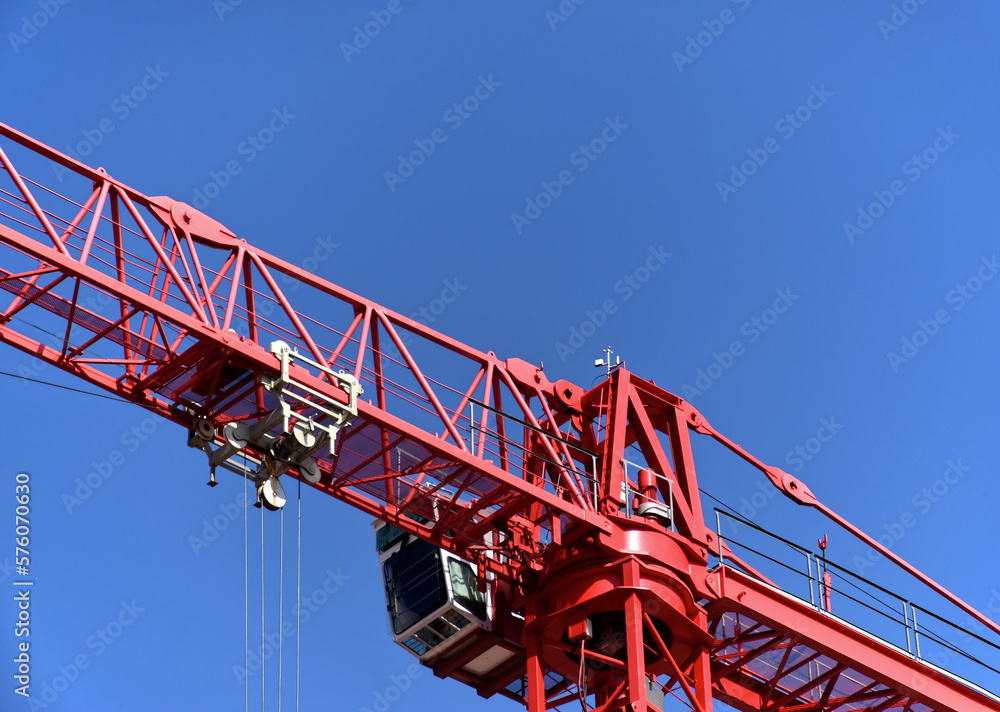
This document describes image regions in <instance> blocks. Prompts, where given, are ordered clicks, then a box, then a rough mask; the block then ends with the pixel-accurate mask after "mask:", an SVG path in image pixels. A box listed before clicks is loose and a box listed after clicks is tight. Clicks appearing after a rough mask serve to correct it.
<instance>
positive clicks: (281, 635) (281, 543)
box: [278, 507, 285, 712]
mask: <svg viewBox="0 0 1000 712" xmlns="http://www.w3.org/2000/svg"><path fill="white" fill-rule="evenodd" d="M278 526H279V527H281V531H280V532H279V534H278V549H279V551H278V712H281V650H282V644H283V643H284V641H285V627H284V626H285V610H284V605H285V508H284V507H282V508H281V514H280V515H279V517H278Z"/></svg>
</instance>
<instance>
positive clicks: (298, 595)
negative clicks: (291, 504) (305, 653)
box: [295, 480, 302, 712]
mask: <svg viewBox="0 0 1000 712" xmlns="http://www.w3.org/2000/svg"><path fill="white" fill-rule="evenodd" d="M298 485H299V487H298V489H299V494H298V500H299V526H298V537H297V539H298V541H297V543H296V549H295V566H296V574H295V601H296V603H295V712H299V655H300V652H301V649H302V636H301V627H302V480H298Z"/></svg>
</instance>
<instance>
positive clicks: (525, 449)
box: [0, 124, 1000, 712]
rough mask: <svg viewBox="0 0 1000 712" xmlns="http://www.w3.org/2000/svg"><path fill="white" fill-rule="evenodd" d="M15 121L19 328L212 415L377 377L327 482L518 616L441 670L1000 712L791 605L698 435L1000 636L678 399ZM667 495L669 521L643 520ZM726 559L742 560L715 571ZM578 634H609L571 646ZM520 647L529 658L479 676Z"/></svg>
mask: <svg viewBox="0 0 1000 712" xmlns="http://www.w3.org/2000/svg"><path fill="white" fill-rule="evenodd" d="M0 137H2V139H3V140H0V162H2V165H3V169H4V170H3V171H2V172H0V291H2V292H5V293H6V295H7V301H6V302H3V303H0V341H3V342H5V343H7V344H10V345H11V346H14V347H15V348H18V349H20V350H22V351H25V352H27V353H29V354H31V355H33V356H34V357H36V358H38V359H40V360H42V361H44V362H47V363H50V364H53V365H56V366H58V367H59V368H61V369H63V370H65V371H67V372H69V373H71V374H73V375H75V376H77V377H79V378H82V379H84V380H86V381H89V382H90V383H92V384H94V385H96V386H98V387H100V388H102V389H104V390H106V391H109V392H111V393H114V394H117V395H118V396H120V397H122V398H123V399H126V400H128V401H131V402H133V403H135V404H136V405H139V406H141V407H143V408H146V409H148V410H150V411H153V412H155V413H158V414H159V415H161V416H163V417H165V418H168V419H170V420H173V421H174V422H177V423H180V424H182V425H184V426H187V427H191V426H192V425H193V424H194V422H195V419H196V418H197V419H204V420H206V421H208V422H210V423H211V424H212V425H214V426H215V428H216V429H220V428H222V427H223V426H224V425H226V424H227V423H245V424H248V425H252V424H254V423H258V422H261V421H262V420H263V419H264V418H265V417H267V416H268V415H269V414H270V413H271V412H272V411H274V410H275V409H276V408H277V407H278V405H279V404H278V401H277V398H276V397H275V395H274V393H273V392H272V391H271V390H269V389H268V387H267V386H268V383H267V382H268V381H269V380H270V379H273V378H275V377H276V376H277V375H278V374H279V371H280V363H279V361H278V359H277V358H276V357H275V356H274V355H272V353H270V351H269V350H268V347H269V344H270V343H271V342H273V341H276V340H281V341H284V342H286V343H287V344H289V345H290V346H291V347H292V348H293V349H296V350H297V351H298V352H299V353H301V354H303V355H306V356H308V357H309V358H310V359H312V360H314V361H315V362H317V363H319V364H321V365H323V366H324V367H327V368H329V369H332V370H334V371H337V370H342V371H344V372H346V373H349V374H352V375H353V376H354V377H356V378H357V379H358V380H359V381H360V382H361V384H362V386H363V387H364V389H365V393H364V395H363V397H362V398H361V399H359V401H358V406H357V410H358V414H357V417H356V418H355V419H354V421H353V423H352V424H351V425H350V427H348V428H346V429H345V430H343V431H342V432H341V434H340V436H339V439H338V443H337V447H336V451H335V454H334V455H330V454H329V453H327V454H325V455H324V454H323V453H319V454H317V455H316V460H317V464H318V466H319V472H320V478H319V481H318V482H316V483H314V484H312V486H314V487H316V488H317V489H319V490H321V491H323V492H326V493H328V494H330V495H331V496H333V497H335V498H337V499H339V500H341V501H344V502H346V503H347V504H349V505H350V506H353V507H357V508H359V509H362V510H363V511H365V512H368V513H369V514H372V515H373V516H376V517H379V518H382V519H384V520H387V521H389V522H392V523H394V524H395V525H396V526H398V527H399V528H401V529H403V530H405V531H407V532H409V533H412V534H415V535H417V536H419V537H422V538H423V539H425V540H427V541H430V542H433V543H434V544H436V545H438V546H441V547H444V548H447V549H449V550H451V551H453V552H455V553H457V554H459V555H461V556H463V557H465V558H468V559H470V560H472V561H474V562H476V563H477V564H478V565H479V567H480V571H481V572H484V576H485V572H489V577H488V578H489V581H488V585H489V586H490V588H491V591H492V593H493V596H494V600H495V601H496V605H497V609H498V611H500V613H498V614H497V623H496V627H495V629H494V631H493V632H492V633H490V634H486V633H482V634H477V635H476V636H471V637H470V638H469V639H468V642H467V643H463V645H462V646H461V647H456V648H455V649H452V650H449V651H448V652H447V653H446V654H444V655H442V656H441V657H440V658H439V659H437V660H434V661H432V662H431V666H432V667H435V670H436V672H437V673H438V674H439V675H442V676H455V677H458V678H459V679H462V680H464V681H465V682H468V683H469V684H473V685H474V686H475V687H476V688H477V689H478V690H479V692H480V694H483V695H486V696H489V695H492V694H496V693H500V694H503V695H506V696H508V697H512V698H514V699H516V700H519V701H521V702H523V703H524V704H525V705H526V706H527V707H528V709H529V710H531V712H542V710H544V709H547V708H552V707H558V706H561V705H566V704H568V705H573V706H576V705H579V704H581V702H582V701H584V700H586V704H587V705H588V706H589V707H590V708H593V709H597V710H621V709H629V710H633V711H634V712H642V711H643V710H647V709H653V708H654V707H653V703H651V702H649V700H650V699H654V698H655V697H656V694H657V693H660V692H665V693H666V694H667V695H668V696H671V695H672V696H674V697H676V698H678V699H680V700H682V701H683V703H684V704H686V705H687V706H689V707H690V708H691V709H695V710H702V711H704V712H707V711H708V710H711V708H712V700H713V698H717V699H722V700H725V701H727V702H729V703H730V704H732V705H734V706H736V707H737V708H739V709H742V710H768V711H773V712H779V711H781V712H791V710H798V711H800V712H805V711H806V710H817V711H819V710H833V709H836V710H869V712H876V711H879V710H898V711H900V712H903V711H912V712H920V711H922V710H937V711H945V710H950V711H952V712H958V711H959V710H961V711H962V712H965V711H966V710H972V711H973V712H975V711H978V710H1000V705H998V704H997V703H996V702H995V701H994V700H993V699H991V698H990V697H989V696H988V695H987V694H985V693H983V692H982V691H980V690H976V689H974V688H972V687H969V686H967V685H964V684H962V683H960V682H957V681H955V680H953V679H952V678H951V677H949V676H947V675H944V674H942V673H939V672H937V671H935V670H934V669H933V668H932V667H931V666H928V665H926V664H925V663H923V662H920V661H919V660H916V659H914V658H913V657H907V655H906V654H904V653H902V652H901V651H898V650H896V649H894V648H892V647H891V646H888V645H886V644H884V643H882V642H881V641H879V640H877V639H875V638H873V637H871V636H868V635H866V634H864V633H863V632H860V631H858V630H856V629H853V628H851V627H850V626H847V625H846V624H844V623H843V622H842V621H840V620H839V619H836V618H834V617H833V616H831V615H829V614H828V613H826V612H825V611H820V610H817V609H816V607H810V606H809V605H808V604H807V603H804V602H801V601H798V600H797V599H794V598H792V597H790V596H788V595H787V594H785V593H784V592H782V591H781V590H779V589H777V588H775V587H774V586H772V585H770V584H769V583H767V582H766V579H764V578H763V577H762V576H760V575H755V574H754V572H753V569H751V568H750V567H749V566H748V565H746V564H745V563H743V562H740V561H739V559H737V558H736V557H735V556H733V554H732V552H731V551H729V549H728V548H727V547H726V546H725V544H722V543H720V542H719V541H717V539H716V536H715V534H714V533H713V532H712V531H710V530H709V528H708V527H707V526H706V524H705V521H704V514H703V511H702V504H701V496H700V494H699V490H698V482H697V477H696V474H695V464H694V457H693V454H692V449H691V432H692V431H693V432H695V433H697V434H702V435H707V436H709V437H711V438H713V439H715V440H717V441H718V442H720V443H722V444H723V445H724V446H725V447H727V448H729V449H731V450H732V451H733V452H735V453H737V454H738V455H739V456H740V457H742V458H744V459H745V460H746V461H747V462H749V463H750V464H752V465H753V466H754V467H757V468H759V469H760V470H761V471H762V472H764V473H765V474H766V475H767V476H768V478H769V479H770V481H771V482H772V483H773V484H774V485H775V487H777V488H778V489H779V490H781V491H782V492H783V493H784V494H786V495H787V496H788V497H789V498H791V499H792V500H794V501H796V502H798V503H799V504H803V505H806V506H811V507H815V508H816V509H817V510H819V511H820V512H822V513H824V514H825V515H827V516H828V517H830V518H831V519H832V520H833V521H835V522H837V523H838V524H840V525H842V526H844V527H845V528H847V530H848V531H850V532H852V533H855V534H857V535H859V536H861V537H862V539H863V540H864V541H866V543H868V544H869V545H872V546H873V547H874V548H875V549H876V550H877V551H880V552H881V553H882V554H883V555H885V556H887V557H888V558H890V559H892V560H893V561H896V562H897V563H900V564H901V565H902V566H904V567H905V568H906V569H907V570H908V571H911V572H913V573H914V575H915V576H917V577H918V579H919V580H920V581H922V582H924V583H926V584H927V585H928V586H930V587H931V588H932V589H933V590H935V591H937V592H939V593H941V594H942V595H944V596H945V597H946V598H948V599H949V600H952V601H953V602H955V605H957V606H959V607H960V608H961V609H962V610H965V611H966V612H968V613H969V614H970V615H973V616H974V617H975V618H977V619H978V620H980V622H982V623H983V625H985V626H987V627H988V628H990V629H991V630H993V631H996V632H1000V629H998V628H997V627H996V625H995V624H993V622H992V621H991V620H989V619H987V618H985V617H984V616H982V614H979V613H978V612H976V611H975V610H974V609H972V608H971V607H970V606H968V605H967V604H964V603H962V602H960V601H958V600H957V599H955V597H954V596H952V595H951V594H949V593H948V592H947V591H945V590H944V589H943V588H941V587H940V586H938V585H937V584H935V583H934V582H932V581H930V579H927V578H926V577H924V576H923V575H922V574H919V572H914V571H913V569H912V568H911V567H908V566H907V565H906V564H905V562H901V561H900V560H899V559H898V557H895V556H894V555H892V554H891V552H888V551H886V550H885V549H884V548H883V547H881V546H880V545H879V544H878V542H876V541H874V540H872V539H870V538H868V537H865V535H864V534H863V533H861V532H858V530H856V529H854V528H853V527H851V525H850V524H848V523H847V522H845V521H844V520H843V519H841V518H840V517H838V516H837V515H836V514H834V513H833V512H831V511H830V510H828V509H827V508H825V507H824V506H823V505H822V504H821V503H819V502H817V501H816V499H815V497H813V495H812V494H811V492H809V489H808V488H807V487H806V486H805V485H804V484H803V483H802V482H800V481H799V480H797V479H796V478H794V477H792V476H791V475H788V474H787V473H784V472H782V471H781V470H779V469H777V468H772V467H768V466H767V465H765V464H764V463H762V462H760V461H759V460H757V459H756V458H754V457H753V456H751V455H749V454H748V453H746V452H745V451H744V450H743V449H742V448H741V447H739V446H738V445H735V444H734V443H733V442H732V441H730V440H728V439H727V438H725V437H724V436H722V435H721V434H719V433H718V432H716V431H715V430H714V429H712V428H711V427H710V426H709V425H708V423H707V422H706V421H705V420H704V419H703V418H702V417H701V415H700V414H699V413H698V412H697V411H696V410H695V409H694V408H693V407H692V406H691V405H690V404H688V403H686V402H684V401H683V400H682V399H680V398H678V397H677V396H675V395H673V394H670V393H668V392H666V391H664V390H662V389H660V388H658V387H657V386H655V385H654V384H653V383H651V382H648V381H645V380H643V379H641V378H638V377H637V376H635V375H633V374H631V373H629V372H628V371H626V370H625V369H624V368H616V369H614V370H613V371H612V372H611V373H610V375H609V377H608V379H607V380H606V381H604V382H603V383H601V384H599V385H598V386H596V387H594V388H592V389H591V390H589V391H586V392H585V391H584V390H583V389H581V388H579V387H577V386H575V385H573V384H570V383H568V382H566V381H557V382H554V383H553V382H551V381H550V380H549V379H548V378H547V376H546V375H545V374H544V373H543V372H542V370H541V369H540V368H537V367H535V366H533V365H531V364H528V363H526V362H524V361H521V360H519V359H506V360H501V359H500V358H498V357H497V356H496V355H495V354H493V353H492V352H487V353H483V352H481V351H478V350H476V349H473V348H471V347H469V346H466V345H464V344H461V343H459V342H457V341H455V340H453V339H451V338H449V337H447V336H445V335H443V334H440V333H438V332H436V331H434V330H432V329H429V328H428V327H426V326H424V325H422V324H419V323H417V322H415V321H413V320H411V319H409V318H407V317H405V316H403V315H401V314H397V313H395V312H392V311H390V310H388V309H385V308H384V307H382V306H379V305H378V304H375V303H373V302H371V301H369V300H367V299H365V298H363V297H361V296H359V295H356V294H353V293H351V292H349V291H347V290H345V289H342V288H341V287H338V286H337V285H334V284H332V283H330V282H327V281H325V280H323V279H321V278H319V277H316V276H315V275H313V274H311V273H309V272H307V271H306V270H303V269H301V268H299V267H296V266H295V265H293V264H290V263H288V262H286V261H284V260H282V259H280V258H277V257H274V256H272V255H269V254H267V253H265V252H262V251H260V250H257V249H256V248H254V247H253V246H252V245H251V244H249V243H247V242H246V241H244V240H242V239H239V238H237V237H236V236H235V235H234V234H233V233H232V232H230V231H229V230H227V229H226V228H225V227H224V226H222V225H221V224H219V223H218V222H216V221H214V220H212V219H211V218H209V217H208V216H206V215H204V214H202V213H200V212H199V211H197V210H195V209H193V208H191V207H190V206H187V205H185V204H183V203H180V202H177V201H173V200H171V199H169V198H164V197H158V198H150V197H147V196H145V195H142V194H141V193H139V192H137V191H135V190H133V189H131V188H129V187H127V186H125V185H124V184H122V183H120V182H118V181H116V180H114V179H113V178H111V177H110V176H109V175H108V174H107V173H106V172H105V171H103V170H101V169H98V170H95V169H92V168H89V167H87V166H85V165H82V164H80V163H78V162H76V161H74V160H72V159H70V158H68V157H66V156H64V155H62V154H60V153H58V152H56V151H54V150H52V149H50V148H48V147H46V146H44V145H42V144H40V143H38V142H36V141H34V140H33V139H31V138H29V137H28V136H26V135H24V134H21V133H19V132H17V131H15V130H14V129H12V128H10V127H7V126H4V125H2V124H0ZM53 167H56V168H57V171H56V172H55V173H53V172H52V171H53ZM52 175H56V176H57V177H58V181H54V180H53V178H52ZM293 292H294V295H293ZM293 296H294V300H293V299H292V297H293ZM293 301H294V302H295V303H296V304H300V305H304V306H303V307H302V311H299V310H297V309H296V308H295V307H294V306H293ZM309 313H314V314H323V315H324V316H323V319H322V321H319V320H317V319H315V318H311V317H310V316H308V314H309ZM292 375H293V376H294V377H295V379H296V380H297V381H298V382H299V383H301V384H304V385H305V386H306V387H308V388H309V389H311V390H312V391H313V392H314V394H316V395H315V396H310V399H312V400H310V399H307V402H306V403H305V404H304V405H301V406H299V407H298V408H296V409H295V410H294V412H293V413H292V417H291V419H292V421H293V422H294V421H297V420H298V421H304V420H306V419H309V418H312V419H313V420H314V421H315V422H319V423H322V422H323V421H324V416H323V415H322V413H321V411H320V410H319V409H318V407H314V406H318V404H319V402H320V400H322V399H326V400H328V401H336V402H338V403H347V401H348V395H347V393H346V392H345V391H344V390H343V388H342V387H341V385H340V382H339V380H338V379H336V378H333V377H331V376H329V375H327V374H326V373H324V372H323V371H315V372H314V370H311V369H309V368H307V367H301V366H299V365H295V366H292ZM281 427H282V426H281V425H279V426H275V427H274V428H272V429H271V432H272V433H273V434H275V435H280V432H281ZM248 452H249V454H250V455H251V456H252V457H255V458H258V459H260V460H262V461H264V462H265V463H266V462H268V461H269V458H271V457H272V456H271V453H269V452H267V451H264V450H263V449H262V448H260V447H258V446H254V445H253V444H251V445H249V446H248ZM632 460H641V462H639V463H637V464H633V463H632V462H631V461H632ZM630 468H631V469H630ZM287 474H288V475H289V476H292V477H300V476H301V473H300V472H299V471H297V470H296V469H295V468H293V469H291V470H290V471H289V472H288V473H287ZM657 497H658V498H659V501H660V504H662V505H663V506H662V507H656V508H653V509H655V512H656V516H648V517H642V516H639V515H638V514H637V513H636V512H634V511H633V505H634V503H635V502H636V501H642V502H650V501H655V500H656V498H657ZM645 511H652V510H645ZM716 552H719V553H721V554H722V555H723V557H724V558H725V560H726V561H733V562H735V564H736V566H738V567H739V568H741V569H742V571H738V570H737V569H736V568H733V567H732V566H730V565H728V564H727V565H725V566H721V567H719V566H716V565H715V564H714V563H710V558H711V555H712V554H713V553H716ZM747 572H749V573H747ZM586 620H589V621H590V625H589V626H588V625H584V622H585V621H586ZM571 627H572V628H573V629H574V630H587V629H590V630H592V631H593V637H592V638H591V639H589V640H588V639H586V637H585V636H584V637H582V638H580V639H579V641H578V640H577V637H579V636H577V637H575V638H574V640H573V641H572V642H571V641H570V639H569V636H568V631H569V629H570V628H571ZM495 644H499V645H501V647H503V648H504V649H505V650H506V651H509V652H510V653H513V654H514V655H513V657H512V658H511V659H510V661H509V662H507V663H505V664H503V665H500V666H499V667H498V668H496V669H494V670H492V671H489V672H488V673H477V674H472V673H470V672H468V670H467V669H466V668H465V666H466V665H467V664H468V663H469V662H470V661H472V660H474V659H477V657H478V656H481V655H483V654H484V653H485V652H486V651H489V650H490V649H491V647H492V646H493V645H495ZM653 678H655V679H656V680H657V681H658V682H657V683H655V685H654V687H655V689H653V690H652V692H650V690H648V689H647V684H648V681H649V680H650V679H653Z"/></svg>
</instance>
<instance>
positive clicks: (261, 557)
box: [260, 504, 265, 712]
mask: <svg viewBox="0 0 1000 712" xmlns="http://www.w3.org/2000/svg"><path fill="white" fill-rule="evenodd" d="M264 645H265V640H264V505H263V504H261V506H260V711H261V712H264Z"/></svg>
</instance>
